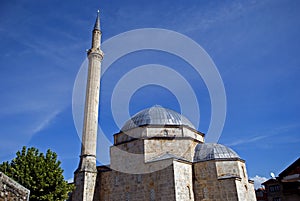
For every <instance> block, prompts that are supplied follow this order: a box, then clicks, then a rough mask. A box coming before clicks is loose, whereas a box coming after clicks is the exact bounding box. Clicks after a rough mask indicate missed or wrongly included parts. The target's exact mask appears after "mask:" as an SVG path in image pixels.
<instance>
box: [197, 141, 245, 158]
mask: <svg viewBox="0 0 300 201" xmlns="http://www.w3.org/2000/svg"><path fill="white" fill-rule="evenodd" d="M233 158H240V157H239V155H238V154H237V153H236V152H235V151H233V150H232V149H230V148H229V147H226V146H224V145H221V144H216V143H204V144H198V145H197V146H196V148H195V155H194V162H198V161H208V160H214V159H233Z"/></svg>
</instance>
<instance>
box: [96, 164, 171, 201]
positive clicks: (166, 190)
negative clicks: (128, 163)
mask: <svg viewBox="0 0 300 201" xmlns="http://www.w3.org/2000/svg"><path fill="white" fill-rule="evenodd" d="M173 168H174V166H173V165H171V166H169V167H167V168H165V169H162V170H159V171H157V172H152V173H148V174H126V173H122V172H117V171H114V170H111V169H109V168H103V167H102V169H101V168H100V169H99V172H98V177H97V183H96V191H95V192H96V194H95V198H94V200H95V201H96V200H97V201H119V200H124V201H126V200H128V201H129V200H130V201H141V200H143V201H154V200H155V201H160V200H161V201H166V200H168V201H175V188H174V174H173V172H174V170H173Z"/></svg>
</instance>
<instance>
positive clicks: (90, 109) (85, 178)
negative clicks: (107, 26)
mask: <svg viewBox="0 0 300 201" xmlns="http://www.w3.org/2000/svg"><path fill="white" fill-rule="evenodd" d="M100 43H101V30H100V15H99V11H98V12H97V18H96V22H95V26H94V29H93V33H92V47H91V48H90V49H89V50H88V52H87V57H88V60H89V62H88V78H87V84H86V96H85V107H84V123H83V131H82V146H81V155H80V162H79V166H78V169H77V170H76V171H75V178H74V181H75V186H76V189H75V190H74V192H73V195H72V201H92V200H93V196H94V190H95V183H96V177H97V167H96V144H97V128H98V111H99V95H100V75H101V61H102V59H103V52H102V51H101V49H100Z"/></svg>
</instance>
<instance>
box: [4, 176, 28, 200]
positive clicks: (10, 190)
mask: <svg viewBox="0 0 300 201" xmlns="http://www.w3.org/2000/svg"><path fill="white" fill-rule="evenodd" d="M29 194H30V191H29V190H28V189H27V188H25V187H24V186H22V185H21V184H19V183H17V182H16V181H14V180H13V179H11V178H9V177H8V176H6V175H5V174H4V173H2V172H0V201H13V200H18V201H25V200H29Z"/></svg>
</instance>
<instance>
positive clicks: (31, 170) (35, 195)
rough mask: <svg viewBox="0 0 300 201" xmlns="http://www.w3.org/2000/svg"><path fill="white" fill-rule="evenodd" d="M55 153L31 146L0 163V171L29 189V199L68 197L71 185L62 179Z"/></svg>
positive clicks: (55, 200)
mask: <svg viewBox="0 0 300 201" xmlns="http://www.w3.org/2000/svg"><path fill="white" fill-rule="evenodd" d="M60 164H61V162H60V161H58V160H57V154H56V153H54V152H52V151H51V150H49V149H48V150H47V153H46V155H44V154H43V153H40V152H39V150H38V149H36V148H34V147H31V148H28V149H26V147H23V149H22V151H18V152H17V154H16V157H15V158H14V159H13V160H12V161H11V162H4V163H2V164H0V171H2V172H4V173H5V174H6V175H8V176H9V177H11V178H12V179H14V180H15V181H17V182H19V183H20V184H22V185H23V186H24V187H26V188H28V189H29V190H30V200H31V201H35V200H39V201H42V200H47V201H52V200H53V201H60V200H66V199H67V198H68V192H70V191H71V190H72V188H73V186H71V185H68V183H67V182H66V181H65V180H64V177H63V174H62V173H63V170H62V169H61V167H60Z"/></svg>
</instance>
